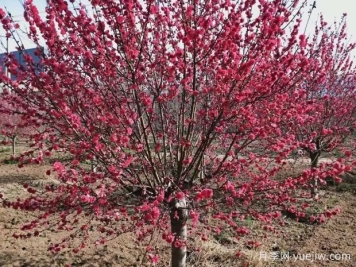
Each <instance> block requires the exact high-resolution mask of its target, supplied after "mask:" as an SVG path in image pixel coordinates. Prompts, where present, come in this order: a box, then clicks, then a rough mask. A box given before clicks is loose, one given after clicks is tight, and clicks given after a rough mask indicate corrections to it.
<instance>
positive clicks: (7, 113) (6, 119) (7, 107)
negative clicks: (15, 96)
mask: <svg viewBox="0 0 356 267" xmlns="http://www.w3.org/2000/svg"><path fill="white" fill-rule="evenodd" d="M25 125H27V123H25V122H24V121H23V120H22V118H21V115H20V114H19V113H17V111H16V109H14V106H13V105H11V104H9V103H7V102H6V101H4V100H3V99H0V129H1V134H2V135H3V136H4V137H5V139H4V140H3V142H2V144H3V145H6V144H8V141H6V138H9V139H10V142H11V154H12V156H15V152H16V151H15V150H16V141H17V139H18V138H19V137H24V138H26V137H28V136H29V135H30V133H31V132H32V133H33V132H34V129H33V128H32V127H30V126H25Z"/></svg>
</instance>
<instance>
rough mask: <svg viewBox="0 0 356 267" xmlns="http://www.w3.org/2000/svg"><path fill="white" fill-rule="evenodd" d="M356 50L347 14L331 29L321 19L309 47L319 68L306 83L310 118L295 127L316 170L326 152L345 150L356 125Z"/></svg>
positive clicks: (315, 185)
mask: <svg viewBox="0 0 356 267" xmlns="http://www.w3.org/2000/svg"><path fill="white" fill-rule="evenodd" d="M354 49H355V43H350V40H349V39H348V36H347V34H346V15H344V17H343V18H342V20H341V22H340V23H339V24H337V23H336V22H335V23H334V25H331V26H328V25H327V24H326V22H325V21H324V20H323V17H321V18H320V22H319V24H318V26H317V27H316V30H315V35H314V37H313V39H312V41H311V42H310V44H309V48H308V50H309V53H310V54H313V56H314V60H315V62H314V63H313V64H315V65H314V66H315V67H314V70H313V71H312V73H311V75H310V76H309V79H305V81H304V87H305V89H306V91H307V101H308V103H309V108H308V109H309V114H310V116H309V118H308V119H307V121H306V122H305V123H303V124H298V125H297V124H296V125H295V126H296V133H297V134H296V136H297V138H298V141H300V142H301V147H302V149H304V150H305V151H306V152H307V155H308V156H309V158H310V166H311V168H312V169H315V168H317V166H318V160H319V157H320V156H321V155H322V154H323V153H330V152H332V151H334V150H335V149H337V148H338V149H341V145H342V144H343V143H344V141H345V140H346V139H347V138H348V137H350V136H351V135H352V131H353V129H354V128H355V126H356V73H355V68H354V63H353V61H352V52H353V51H354ZM321 73H322V75H321ZM350 141H354V140H350ZM351 151H352V148H350V149H344V152H345V154H346V156H347V157H349V156H351ZM344 156H345V155H343V156H342V157H344ZM340 166H341V165H340ZM317 183H318V177H316V178H315V180H314V182H313V185H312V189H311V194H312V196H317Z"/></svg>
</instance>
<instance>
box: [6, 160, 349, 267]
mask: <svg viewBox="0 0 356 267" xmlns="http://www.w3.org/2000/svg"><path fill="white" fill-rule="evenodd" d="M49 168H50V166H49V165H47V166H46V165H43V166H38V165H36V166H26V167H24V168H21V169H19V168H17V166H16V165H13V164H0V193H6V194H7V195H9V194H10V195H12V196H14V197H16V196H18V195H24V194H27V192H26V191H25V189H24V188H23V186H22V183H23V182H29V183H33V184H37V185H38V186H40V185H41V184H42V183H47V182H48V181H55V179H54V177H51V176H46V174H45V172H46V170H47V169H49ZM355 179H356V178H355ZM353 186H354V182H353V181H350V184H348V185H346V186H342V187H337V186H331V187H327V188H324V190H323V191H322V200H321V202H320V205H321V206H325V207H326V206H336V205H337V206H339V207H340V208H341V213H340V214H339V215H338V216H336V217H334V218H332V219H330V220H329V221H327V222H326V223H325V224H322V225H317V224H315V225H310V224H303V223H298V222H295V221H294V220H292V219H291V220H289V221H288V224H287V225H286V226H285V227H283V228H281V234H280V235H278V236H271V237H268V238H267V239H266V240H264V241H265V242H263V244H262V245H261V246H260V247H258V248H257V249H249V248H247V247H246V246H244V245H243V244H242V243H243V242H242V241H243V240H241V243H234V242H227V241H226V240H229V237H228V236H227V237H224V236H219V237H215V238H212V240H210V241H206V242H203V241H200V240H197V238H195V241H194V243H195V245H196V246H199V247H200V249H201V251H200V252H191V251H190V253H189V258H188V261H189V264H188V266H192V267H193V266H194V267H198V266H203V267H230V266H231V267H232V266H234V267H235V266H256V267H264V266H291V267H292V266H297V267H310V266H311V267H317V266H318V267H319V266H324V267H337V266H345V267H356V220H355V213H356V195H355V191H354V189H353ZM31 216H32V215H31V214H29V213H26V212H23V211H18V210H10V209H4V208H2V207H0V266H4V267H10V266H11V267H12V266H13V267H15V266H16V267H25V266H28V267H30V266H31V267H32V266H33V267H35V266H36V267H37V266H38V267H47V266H48V267H50V266H87V267H89V266H93V267H96V266H97V267H102V266H118V267H124V266H127V267H128V266H152V265H150V264H149V263H148V262H147V261H146V260H143V261H142V264H141V265H140V263H141V260H142V255H143V253H144V248H143V247H142V246H139V245H138V244H136V243H135V242H134V241H133V237H132V235H131V234H125V235H122V236H120V237H118V238H117V239H115V240H112V241H109V242H108V243H107V245H105V246H95V245H93V244H89V245H88V246H87V247H86V248H85V249H83V251H82V252H81V253H79V254H74V253H73V252H72V251H71V250H68V251H65V252H63V253H61V254H58V255H53V254H51V253H50V252H49V251H47V249H48V246H49V245H50V244H51V242H53V241H59V240H61V239H62V238H63V237H64V236H66V233H62V232H58V231H56V230H49V231H47V232H44V233H41V234H40V236H38V237H36V238H30V239H15V238H13V237H12V234H13V233H14V232H16V231H17V229H18V228H20V227H21V225H22V224H23V223H24V222H26V221H28V220H31ZM253 223H254V222H252V224H253ZM252 228H256V232H258V231H259V230H260V229H258V225H252ZM93 234H95V233H93ZM155 246H156V247H158V249H159V251H160V257H161V262H160V263H159V264H158V265H156V266H161V267H163V266H168V262H169V247H168V245H166V244H163V243H160V242H158V243H156V244H155ZM236 251H241V252H242V253H243V256H242V257H241V258H237V257H236V256H235V255H236ZM277 253H280V254H279V255H280V256H282V257H285V258H284V259H277V258H276V255H277ZM308 254H309V255H310V256H307V255H308ZM283 255H284V256H283ZM286 255H289V258H286ZM295 255H298V257H299V258H297V256H295ZM316 255H324V257H325V258H324V259H321V257H322V256H317V257H318V258H319V259H316V258H315V257H316ZM332 255H333V256H334V258H336V259H328V257H330V256H332ZM306 257H312V260H311V259H309V260H308V259H306Z"/></svg>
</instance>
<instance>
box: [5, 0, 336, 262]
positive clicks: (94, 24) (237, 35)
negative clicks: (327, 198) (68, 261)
mask: <svg viewBox="0 0 356 267" xmlns="http://www.w3.org/2000/svg"><path fill="white" fill-rule="evenodd" d="M69 2H71V3H72V4H73V5H76V6H77V5H78V4H79V3H78V1H75V0H71V1H69ZM90 3H91V4H90V8H88V6H84V5H80V4H79V8H75V9H72V8H70V4H69V3H68V1H63V0H57V1H48V3H47V7H46V14H45V16H44V18H42V17H41V16H40V13H39V11H38V9H37V8H36V6H35V5H34V4H33V3H32V1H30V0H27V1H25V3H24V9H25V13H24V18H25V19H26V21H27V23H28V37H29V38H30V39H31V40H32V41H33V42H34V43H35V44H36V45H37V46H38V47H39V49H38V52H37V54H38V56H39V57H40V58H41V60H40V66H38V65H36V64H34V62H33V60H32V59H31V57H29V56H26V55H25V56H24V58H25V62H26V63H25V66H26V67H21V66H19V63H18V62H16V60H15V59H13V58H11V56H10V55H9V57H8V60H7V63H6V64H7V66H8V69H9V72H10V73H11V74H12V75H14V76H16V77H17V79H16V80H15V81H13V80H10V79H8V78H7V77H6V75H5V74H4V73H2V74H1V76H0V79H1V81H2V83H3V84H4V86H5V88H7V90H5V91H4V93H3V95H4V97H5V98H6V99H8V100H9V101H12V103H13V104H14V105H16V106H17V107H19V109H20V110H23V111H24V112H23V118H24V119H25V121H27V122H28V123H29V124H30V123H31V124H32V125H35V126H38V127H39V129H41V131H40V133H38V134H36V135H34V136H33V137H32V142H33V149H32V150H31V151H29V152H27V153H25V154H23V155H21V156H20V157H19V160H20V164H24V163H27V162H37V163H41V162H43V160H44V158H45V157H50V156H51V155H52V154H53V153H57V152H66V153H69V154H70V155H71V157H72V159H71V161H70V162H60V161H58V162H55V163H54V164H53V171H54V172H55V174H56V177H57V179H58V184H56V185H48V186H46V188H45V190H43V191H40V190H37V189H35V188H32V187H28V186H27V185H26V187H27V190H28V192H30V193H31V197H29V198H26V199H21V198H19V199H18V200H17V201H10V200H7V199H6V196H3V205H4V206H6V207H13V208H20V209H23V210H27V211H36V212H37V213H38V212H39V216H38V218H37V219H35V220H33V221H31V222H29V223H28V224H27V225H25V226H24V227H23V230H24V231H28V235H26V234H19V235H16V237H27V236H31V235H34V236H36V235H39V233H40V232H41V231H42V230H43V229H44V228H45V227H46V226H48V224H49V223H50V222H51V223H52V224H53V222H55V223H56V225H57V227H58V229H60V230H64V231H68V232H70V233H71V234H70V235H69V237H68V239H64V240H63V242H62V243H60V244H56V245H53V246H51V247H50V249H51V250H52V251H54V252H58V251H60V250H62V249H64V248H66V247H67V246H68V243H69V242H70V240H71V239H73V238H75V237H76V236H77V235H80V236H81V238H83V239H84V242H83V244H82V245H81V246H79V247H77V248H75V249H74V252H78V251H79V250H80V249H81V248H82V247H84V246H85V241H87V240H88V239H89V237H90V229H91V226H93V225H95V224H94V222H95V221H100V222H101V224H100V226H98V227H99V228H98V229H99V231H100V232H101V233H102V236H101V237H100V238H99V239H98V240H97V242H98V243H101V244H105V242H106V241H107V240H108V239H110V238H114V237H115V236H117V235H120V234H122V233H125V232H134V233H135V234H136V235H137V238H138V239H139V240H146V238H147V237H149V236H150V235H152V234H153V233H157V232H158V233H160V235H161V237H162V238H163V239H164V240H165V241H167V242H168V243H170V244H171V253H172V259H171V266H173V267H178V266H180V267H182V266H186V251H187V246H188V245H189V244H188V241H187V240H188V239H187V236H188V235H193V234H194V235H197V236H200V237H201V238H202V239H203V240H205V239H207V236H206V235H205V234H204V233H205V232H207V231H210V232H214V231H215V232H220V231H221V230H222V229H223V228H229V229H231V230H232V231H234V233H235V236H236V237H237V238H238V237H239V236H242V235H246V234H248V233H249V229H247V228H245V227H241V226H240V225H239V223H238V222H239V221H242V220H244V218H246V217H247V216H249V217H253V218H254V219H256V220H259V221H261V222H262V223H265V224H266V228H265V229H266V231H268V230H270V231H273V229H274V228H273V227H272V222H273V221H276V222H277V223H281V224H283V218H282V217H281V211H283V210H289V211H291V212H294V213H295V214H297V216H305V214H304V213H303V207H306V205H305V203H303V202H298V201H297V195H296V192H297V191H296V189H297V188H298V187H299V186H303V185H305V184H306V183H307V182H308V181H309V180H311V179H312V175H311V174H310V172H308V171H307V172H304V173H303V174H301V175H300V176H298V177H295V178H293V179H292V178H287V179H282V180H281V179H277V178H276V177H277V174H278V173H279V171H280V170H281V169H283V168H284V165H285V161H284V160H285V159H286V158H288V156H289V154H290V153H291V151H294V150H296V149H297V148H298V147H299V141H298V140H297V138H296V134H295V131H294V128H293V127H292V125H295V124H300V125H303V124H304V123H305V122H306V120H307V119H308V117H309V115H308V114H307V113H308V112H307V111H308V109H306V106H307V101H308V97H309V94H308V92H307V90H306V88H305V83H304V81H305V80H306V79H309V78H310V80H311V79H312V78H313V79H316V80H317V79H318V77H319V75H320V79H322V76H323V75H324V69H323V67H322V66H321V67H320V68H319V72H317V73H315V72H313V67H314V66H315V64H313V63H314V61H315V60H314V58H313V56H312V55H311V54H310V53H309V51H308V49H309V46H308V45H307V43H308V40H307V39H306V38H305V36H304V35H300V34H299V28H300V25H301V23H302V20H301V15H302V7H303V5H302V4H303V3H299V4H298V1H281V0H274V1H265V0H259V1H258V3H257V2H256V1H254V0H246V1H243V2H242V1H229V0H204V1H200V0H195V1H188V0H173V1H153V0H142V1H135V0H125V1H124V0H121V1H120V0H119V1H113V0H92V1H90ZM0 19H1V21H2V25H3V28H4V29H5V30H8V31H10V29H12V28H13V27H14V25H12V24H13V23H12V21H11V19H9V18H8V16H7V15H6V13H5V12H4V11H3V10H0ZM40 47H45V49H44V50H43V49H40ZM18 49H19V50H23V46H22V45H21V44H20V43H19V47H18ZM311 74H312V75H313V76H312V77H311ZM87 161H90V162H94V163H95V168H92V169H90V168H88V167H87V166H86V164H84V163H86V162H87ZM48 173H50V170H49V171H48ZM336 212H337V211H328V215H332V214H335V213H336ZM80 216H82V217H86V218H87V219H86V222H87V223H83V224H80V223H79V222H81V221H82V220H80ZM323 216H324V215H319V217H315V218H314V217H313V219H320V220H323V218H324V217H323ZM214 220H215V221H219V224H220V225H221V227H213V226H212V223H211V222H212V221H214ZM149 255H150V259H151V260H152V261H153V262H156V261H157V260H158V255H156V253H155V251H154V249H153V248H150V249H149Z"/></svg>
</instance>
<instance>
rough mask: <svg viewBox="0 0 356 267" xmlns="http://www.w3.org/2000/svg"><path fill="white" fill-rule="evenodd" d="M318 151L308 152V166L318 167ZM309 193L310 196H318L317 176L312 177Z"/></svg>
mask: <svg viewBox="0 0 356 267" xmlns="http://www.w3.org/2000/svg"><path fill="white" fill-rule="evenodd" d="M319 156H320V153H319V152H311V153H310V168H311V169H314V168H317V167H318V160H319ZM310 195H311V197H312V198H317V197H318V177H314V178H313V180H312V184H311V189H310Z"/></svg>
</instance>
